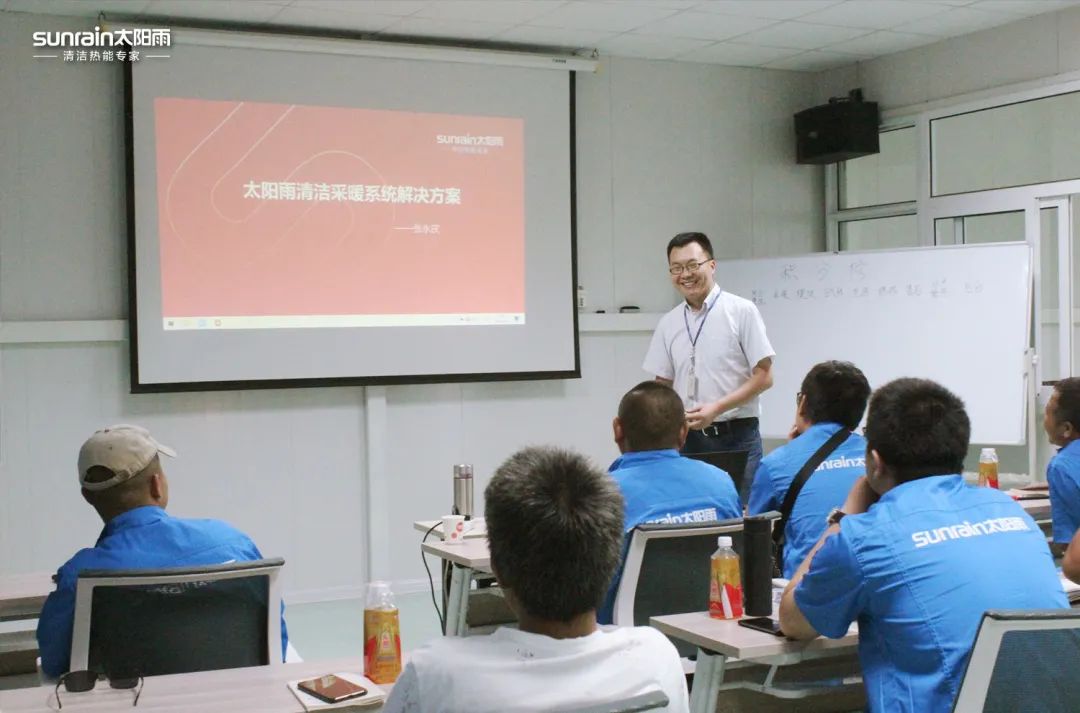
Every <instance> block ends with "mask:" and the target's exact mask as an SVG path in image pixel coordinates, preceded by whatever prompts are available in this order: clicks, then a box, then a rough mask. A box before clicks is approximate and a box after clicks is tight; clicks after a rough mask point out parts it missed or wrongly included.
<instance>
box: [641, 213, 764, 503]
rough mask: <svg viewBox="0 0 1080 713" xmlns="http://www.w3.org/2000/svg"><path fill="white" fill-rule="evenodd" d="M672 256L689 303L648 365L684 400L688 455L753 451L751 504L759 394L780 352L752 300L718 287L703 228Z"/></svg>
mask: <svg viewBox="0 0 1080 713" xmlns="http://www.w3.org/2000/svg"><path fill="white" fill-rule="evenodd" d="M667 256H668V272H669V273H670V274H671V282H672V284H673V285H674V286H675V289H677V290H678V291H679V294H681V295H682V296H683V298H684V300H685V301H684V302H682V303H681V304H679V305H678V306H677V307H675V308H674V309H672V310H671V311H670V312H668V313H667V314H665V315H664V316H663V317H661V318H660V324H659V325H657V327H656V332H655V333H653V338H652V342H651V343H650V344H649V351H648V353H647V354H646V355H645V363H644V364H643V365H642V366H643V368H644V369H645V371H647V372H649V373H651V374H653V375H655V376H656V380H657V381H660V382H662V383H665V384H668V385H670V386H672V387H673V388H674V389H675V391H676V392H677V393H678V394H679V396H681V397H682V400H683V404H684V405H685V407H686V421H687V425H688V426H689V427H690V433H689V435H688V436H687V439H686V445H685V446H683V450H682V452H683V453H703V452H707V451H734V450H745V451H748V452H749V456H748V457H747V460H746V470H745V472H744V474H743V477H742V478H741V482H740V485H739V495H740V496H741V498H742V501H743V502H744V503H745V502H746V499H747V496H748V494H749V492H750V484H751V483H752V482H753V480H754V472H755V471H756V470H757V466H758V463H759V462H760V461H761V432H760V431H759V430H758V415H759V414H760V412H761V409H760V406H759V403H758V395H759V394H760V393H761V392H763V391H765V390H766V389H768V388H769V387H771V386H772V383H773V378H772V357H773V356H774V355H775V354H776V352H775V351H773V348H772V345H771V344H770V343H769V338H768V337H767V336H766V335H765V323H764V322H763V321H762V320H761V313H760V312H758V309H757V307H756V306H755V305H754V303H753V302H751V301H750V300H747V299H743V298H742V297H737V296H736V295H733V294H731V293H730V292H724V291H723V290H721V289H720V286H719V285H717V284H716V281H715V280H714V279H713V273H714V272H715V271H716V260H715V259H713V250H712V243H710V242H709V239H708V238H707V237H706V236H705V234H704V233H679V234H678V235H676V236H675V237H674V238H672V239H671V242H669V243H668V247H667ZM732 476H735V477H737V474H735V473H732Z"/></svg>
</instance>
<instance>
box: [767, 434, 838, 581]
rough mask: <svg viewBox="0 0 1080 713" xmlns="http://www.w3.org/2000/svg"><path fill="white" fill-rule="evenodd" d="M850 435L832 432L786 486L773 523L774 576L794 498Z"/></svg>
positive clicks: (781, 562)
mask: <svg viewBox="0 0 1080 713" xmlns="http://www.w3.org/2000/svg"><path fill="white" fill-rule="evenodd" d="M850 435H851V431H849V430H847V429H846V428H841V429H840V430H839V431H837V432H836V433H834V434H832V436H830V437H829V440H827V441H825V442H824V443H822V444H821V448H818V449H817V450H816V451H814V455H812V456H810V460H808V461H806V463H804V464H803V467H802V468H801V469H800V470H799V472H798V473H796V474H795V479H794V480H792V481H791V487H789V488H788V491H787V495H785V496H784V504H783V505H781V506H780V519H779V520H777V521H776V524H775V525H773V531H772V539H773V563H774V573H776V576H778V577H779V576H782V573H783V571H784V543H785V541H786V539H787V538H786V537H785V536H784V532H785V531H786V530H787V524H788V520H790V519H791V511H792V510H794V509H795V500H797V499H798V497H799V493H800V492H801V491H802V489H803V486H804V485H806V481H808V480H810V476H811V475H813V474H814V471H815V470H817V467H818V466H819V465H821V464H822V462H823V461H824V460H825V459H826V458H828V457H829V455H830V454H831V453H832V452H833V451H835V450H836V449H837V448H839V447H840V444H841V443H843V442H844V441H846V440H847V439H848V436H850Z"/></svg>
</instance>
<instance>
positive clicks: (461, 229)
mask: <svg viewBox="0 0 1080 713" xmlns="http://www.w3.org/2000/svg"><path fill="white" fill-rule="evenodd" d="M174 38H175V39H174V46H173V47H172V48H170V49H171V52H170V56H169V57H168V58H159V59H155V60H147V61H142V62H139V63H133V64H132V65H131V73H130V82H129V90H128V101H129V109H130V114H129V134H130V135H129V146H130V149H131V154H132V161H131V166H130V178H131V186H130V188H131V195H133V199H134V221H133V224H132V226H131V231H130V232H131V250H132V255H133V257H134V260H133V270H132V275H131V278H132V280H131V282H132V284H131V296H132V320H131V324H132V340H131V343H132V388H133V390H136V391H139V390H144V391H153V390H178V389H213V388H238V387H239V388H243V387H245V386H249V387H268V386H302V385H305V384H310V385H324V384H328V383H408V382H424V381H462V380H482V379H483V380H486V379H491V380H496V379H505V378H560V377H562V378H566V377H571V376H577V375H578V373H579V365H578V348H577V330H576V311H575V304H574V293H575V287H574V284H575V279H574V271H575V267H574V236H573V220H572V215H571V211H572V205H573V200H572V188H573V175H572V145H573V126H572V116H573V113H572V107H571V104H572V101H573V81H572V75H571V74H570V73H569V72H566V71H555V70H548V69H526V68H519V67H506V66H494V65H478V64H464V63H456V62H434V61H430V60H411V59H387V58H376V57H364V56H353V55H342V54H327V53H323V52H320V51H314V50H309V49H308V48H306V47H305V43H306V42H308V41H306V40H304V39H302V38H297V39H296V40H295V43H296V49H292V50H286V51H283V50H281V49H253V48H250V47H243V48H242V47H221V46H208V45H203V44H197V43H195V42H184V41H183V34H182V33H180V32H175V33H174ZM316 47H317V45H316Z"/></svg>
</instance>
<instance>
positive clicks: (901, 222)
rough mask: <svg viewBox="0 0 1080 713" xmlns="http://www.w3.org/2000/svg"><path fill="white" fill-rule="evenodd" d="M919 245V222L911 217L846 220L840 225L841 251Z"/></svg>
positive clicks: (898, 216)
mask: <svg viewBox="0 0 1080 713" xmlns="http://www.w3.org/2000/svg"><path fill="white" fill-rule="evenodd" d="M918 245H919V221H918V219H917V218H916V217H915V216H913V215H897V216H893V217H891V218H869V219H867V220H848V221H845V222H843V223H840V249H841V250H877V249H879V248H913V247H917V246H918Z"/></svg>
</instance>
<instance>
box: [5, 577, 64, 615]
mask: <svg viewBox="0 0 1080 713" xmlns="http://www.w3.org/2000/svg"><path fill="white" fill-rule="evenodd" d="M54 589H56V585H55V584H53V581H52V573H51V572H34V573H33V574H11V575H8V576H6V577H0V621H12V620H15V619H36V618H37V616H38V614H40V613H41V607H42V606H44V605H45V598H46V597H48V596H49V593H50V592H52V591H53V590H54Z"/></svg>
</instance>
